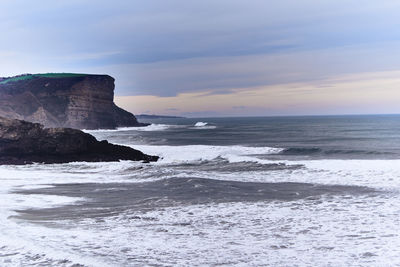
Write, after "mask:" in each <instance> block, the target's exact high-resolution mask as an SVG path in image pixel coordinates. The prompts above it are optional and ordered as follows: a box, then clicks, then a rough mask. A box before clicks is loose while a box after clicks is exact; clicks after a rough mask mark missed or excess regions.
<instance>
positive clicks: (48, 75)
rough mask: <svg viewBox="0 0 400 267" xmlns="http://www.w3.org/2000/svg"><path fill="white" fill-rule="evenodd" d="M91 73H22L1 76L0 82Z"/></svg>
mask: <svg viewBox="0 0 400 267" xmlns="http://www.w3.org/2000/svg"><path fill="white" fill-rule="evenodd" d="M87 75H90V74H82V73H41V74H22V75H18V76H14V77H8V78H0V84H7V83H10V82H18V81H24V80H30V79H33V78H36V77H44V78H70V77H81V76H87Z"/></svg>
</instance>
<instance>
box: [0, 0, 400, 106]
mask: <svg viewBox="0 0 400 267" xmlns="http://www.w3.org/2000/svg"><path fill="white" fill-rule="evenodd" d="M0 3H1V9H2V12H1V13H0V32H1V35H0V36H1V37H0V38H1V42H0V76H9V75H15V74H19V73H26V72H29V73H37V72H88V73H107V74H111V75H112V76H114V77H115V78H116V79H117V89H116V94H117V95H119V96H138V95H152V96H158V97H171V96H177V95H178V94H182V93H189V92H201V91H206V92H207V93H208V94H211V95H212V94H230V93H232V90H237V89H240V88H243V90H248V88H250V87H255V86H270V85H279V84H287V83H298V82H302V83H304V82H314V81H317V80H322V79H327V78H329V77H334V76H337V75H346V74H357V73H366V72H385V71H396V70H400V53H399V47H400V16H399V14H400V2H399V1H395V0H392V1H389V0H380V1H376V0H365V1H359V0H357V1H356V0H347V1H346V0H335V1H320V0H302V1H297V0H283V1H265V0H248V1H244V0H241V1H238V0H202V1H188V0H168V1H164V0H146V1H139V0H132V1H123V0H114V1H103V0H96V1H95V0H92V1H89V0H79V1H78V0H69V1H50V0H38V1H30V0H12V1H11V0H2V1H0ZM235 92H237V91H235ZM360 93H361V92H360ZM241 106H248V103H243V105H241ZM171 108H173V107H171ZM236 110H237V109H236ZM399 111H400V110H399ZM188 112H189V111H188Z"/></svg>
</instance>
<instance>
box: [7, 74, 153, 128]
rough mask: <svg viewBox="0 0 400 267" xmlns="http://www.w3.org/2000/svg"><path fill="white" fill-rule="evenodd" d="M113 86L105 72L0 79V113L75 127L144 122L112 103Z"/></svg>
mask: <svg viewBox="0 0 400 267" xmlns="http://www.w3.org/2000/svg"><path fill="white" fill-rule="evenodd" d="M114 87H115V86H114V78H112V77H110V76H108V75H88V74H66V73H60V74H57V73H54V74H51V73H50V74H34V75H32V74H26V75H21V76H16V77H11V78H0V116H3V117H6V118H12V119H20V120H26V121H30V122H35V123H40V124H43V125H44V126H45V127H68V128H77V129H113V128H116V127H131V126H145V125H147V124H141V123H139V122H138V121H137V120H136V117H135V116H134V115H133V114H131V113H129V112H127V111H125V110H123V109H121V108H119V107H117V106H116V105H115V103H114Z"/></svg>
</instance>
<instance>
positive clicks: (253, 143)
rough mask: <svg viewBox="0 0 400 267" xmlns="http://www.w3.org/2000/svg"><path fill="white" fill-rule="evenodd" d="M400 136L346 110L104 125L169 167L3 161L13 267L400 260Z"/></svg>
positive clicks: (385, 124) (5, 261)
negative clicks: (334, 114) (345, 113)
mask: <svg viewBox="0 0 400 267" xmlns="http://www.w3.org/2000/svg"><path fill="white" fill-rule="evenodd" d="M200 122H201V123H200ZM399 130H400V117H399V116H354V117H345V116H344V117H297V118H248V119H243V118H229V119H204V118H203V119H196V120H193V119H174V120H161V121H160V120H157V121H153V125H151V126H148V127H145V128H141V129H136V128H124V129H119V130H116V131H115V130H114V131H110V130H105V131H103V130H98V131H91V132H90V133H92V134H94V135H95V136H96V137H98V139H107V140H109V141H111V142H115V143H119V144H125V145H130V146H133V147H135V148H138V149H140V150H142V151H144V152H145V153H149V154H156V155H159V156H161V157H162V159H161V160H160V161H159V162H157V163H151V164H144V163H140V162H130V161H122V162H117V163H69V164H53V165H42V164H36V165H30V166H0V180H1V183H2V187H1V188H0V200H1V202H0V266H54V265H56V266H143V265H150V266H188V265H211V266H218V265H222V266H266V265H267V266H396V265H400V260H399V258H398V255H400V249H399V248H400V246H399V245H400V236H399V229H400V219H399V216H398V215H399V214H400V198H399V189H400V153H399V151H400V145H399V144H400V143H398V142H397V141H398V140H399V139H400V131H399Z"/></svg>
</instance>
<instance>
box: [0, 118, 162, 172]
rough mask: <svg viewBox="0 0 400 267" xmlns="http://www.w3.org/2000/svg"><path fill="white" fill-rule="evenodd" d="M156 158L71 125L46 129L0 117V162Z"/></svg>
mask: <svg viewBox="0 0 400 267" xmlns="http://www.w3.org/2000/svg"><path fill="white" fill-rule="evenodd" d="M118 160H135V161H145V162H150V161H157V160H158V157H157V156H149V155H146V154H143V153H142V152H140V151H138V150H135V149H132V148H130V147H125V146H119V145H113V144H110V143H108V142H107V141H100V142H99V141H97V140H96V138H95V137H93V136H92V135H90V134H87V133H84V132H82V131H80V130H76V129H70V128H44V127H43V125H40V124H38V123H30V122H26V121H21V120H11V119H6V118H2V117H0V165H4V164H30V163H34V162H37V163H67V162H74V161H87V162H100V161H118Z"/></svg>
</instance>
